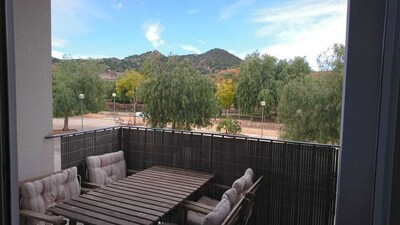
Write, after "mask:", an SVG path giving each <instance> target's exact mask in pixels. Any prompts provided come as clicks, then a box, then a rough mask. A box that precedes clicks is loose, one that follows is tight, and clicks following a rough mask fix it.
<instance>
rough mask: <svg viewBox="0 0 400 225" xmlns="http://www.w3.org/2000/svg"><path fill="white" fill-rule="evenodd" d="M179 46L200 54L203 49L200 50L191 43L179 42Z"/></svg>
mask: <svg viewBox="0 0 400 225" xmlns="http://www.w3.org/2000/svg"><path fill="white" fill-rule="evenodd" d="M178 46H179V47H181V48H182V49H184V50H186V51H188V52H194V53H196V54H201V53H203V51H201V50H200V49H198V48H196V47H194V46H192V45H185V44H180V45H178Z"/></svg>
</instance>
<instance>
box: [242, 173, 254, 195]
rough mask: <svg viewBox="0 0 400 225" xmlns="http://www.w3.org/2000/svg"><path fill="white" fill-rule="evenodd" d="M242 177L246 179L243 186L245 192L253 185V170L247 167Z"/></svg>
mask: <svg viewBox="0 0 400 225" xmlns="http://www.w3.org/2000/svg"><path fill="white" fill-rule="evenodd" d="M242 178H243V179H244V180H245V181H246V185H245V186H244V191H245V192H246V191H247V190H249V188H250V187H251V186H252V185H253V170H252V169H251V168H248V169H247V170H246V172H244V175H243V176H242Z"/></svg>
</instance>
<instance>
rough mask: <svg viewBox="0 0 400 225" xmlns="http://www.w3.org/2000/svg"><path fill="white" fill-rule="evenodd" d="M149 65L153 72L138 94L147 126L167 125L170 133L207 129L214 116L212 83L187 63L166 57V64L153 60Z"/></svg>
mask: <svg viewBox="0 0 400 225" xmlns="http://www.w3.org/2000/svg"><path fill="white" fill-rule="evenodd" d="M150 62H152V63H155V66H156V68H157V72H156V73H153V74H152V75H151V76H148V78H147V79H146V81H145V82H144V83H143V85H142V87H141V92H140V93H141V94H140V96H141V99H142V100H143V102H144V103H145V104H146V108H145V112H146V113H147V114H148V115H149V119H148V123H149V124H150V125H151V126H152V127H165V126H167V124H171V126H172V128H173V129H191V127H193V126H195V127H204V126H208V125H211V123H210V120H211V118H212V117H214V116H215V115H216V113H217V112H218V103H217V100H216V98H215V92H216V87H215V84H214V83H213V81H212V80H211V79H210V78H207V77H205V76H201V75H200V74H199V73H198V72H197V71H196V70H195V69H194V68H193V66H192V65H191V64H190V63H189V62H188V61H183V62H178V61H177V60H176V58H174V57H170V58H169V59H168V61H167V62H166V63H162V62H160V61H157V60H154V58H153V59H151V61H150ZM146 65H149V61H148V62H146ZM150 65H151V64H150ZM153 72H154V71H153Z"/></svg>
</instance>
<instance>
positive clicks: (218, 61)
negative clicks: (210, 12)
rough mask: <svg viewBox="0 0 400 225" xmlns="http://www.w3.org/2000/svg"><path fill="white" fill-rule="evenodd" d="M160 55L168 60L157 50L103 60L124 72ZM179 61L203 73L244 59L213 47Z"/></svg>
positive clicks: (235, 64)
mask: <svg viewBox="0 0 400 225" xmlns="http://www.w3.org/2000/svg"><path fill="white" fill-rule="evenodd" d="M156 54H157V55H160V56H161V60H163V61H167V60H168V57H171V56H168V57H167V56H164V55H163V54H161V53H160V52H158V51H157V50H154V51H150V52H146V53H143V54H140V55H131V56H128V57H125V58H124V59H118V58H103V59H101V61H102V62H103V63H104V64H105V65H106V66H107V67H108V69H109V70H112V71H117V72H120V73H121V72H124V71H125V70H128V69H135V70H139V68H140V67H141V66H142V64H143V62H144V61H145V60H146V58H147V57H152V56H153V55H156ZM175 57H177V58H178V60H179V61H181V60H188V61H190V62H192V64H193V66H194V67H195V68H196V69H198V70H199V71H200V73H202V74H210V73H215V72H218V71H220V70H221V69H226V68H237V67H239V64H240V62H241V61H242V60H241V59H240V58H239V57H237V56H235V55H233V54H231V53H229V52H228V51H225V50H223V49H218V48H215V49H212V50H210V51H208V52H205V53H203V54H189V55H175ZM58 61H59V59H56V58H52V62H53V63H56V62H58Z"/></svg>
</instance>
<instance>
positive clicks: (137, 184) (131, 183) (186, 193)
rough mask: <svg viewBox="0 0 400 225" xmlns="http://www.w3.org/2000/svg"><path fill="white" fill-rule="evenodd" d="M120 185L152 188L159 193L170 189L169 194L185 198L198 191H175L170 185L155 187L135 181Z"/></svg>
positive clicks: (124, 181) (122, 182)
mask: <svg viewBox="0 0 400 225" xmlns="http://www.w3.org/2000/svg"><path fill="white" fill-rule="evenodd" d="M119 183H121V184H127V185H135V186H140V187H143V188H151V189H154V190H159V191H165V190H166V189H168V193H169V194H177V195H183V196H186V195H188V194H190V193H192V192H193V191H194V190H196V189H192V190H190V191H188V190H175V189H172V188H169V185H170V183H165V184H164V185H162V186H158V185H154V183H153V184H151V183H150V184H149V183H146V182H135V181H129V180H121V181H120V182H119Z"/></svg>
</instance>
